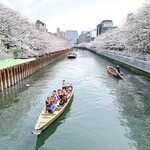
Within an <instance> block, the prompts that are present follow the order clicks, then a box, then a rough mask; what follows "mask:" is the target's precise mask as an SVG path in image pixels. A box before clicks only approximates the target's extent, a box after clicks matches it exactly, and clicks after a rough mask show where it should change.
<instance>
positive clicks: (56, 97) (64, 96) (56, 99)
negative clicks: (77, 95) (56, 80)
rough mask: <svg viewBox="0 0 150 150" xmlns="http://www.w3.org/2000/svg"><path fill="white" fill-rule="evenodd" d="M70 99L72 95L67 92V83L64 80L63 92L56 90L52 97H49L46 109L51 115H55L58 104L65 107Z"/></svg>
mask: <svg viewBox="0 0 150 150" xmlns="http://www.w3.org/2000/svg"><path fill="white" fill-rule="evenodd" d="M69 98H70V93H69V92H68V90H67V83H66V81H65V80H63V84H62V90H61V89H58V90H57V91H56V90H54V91H53V93H52V96H51V97H47V100H46V109H47V111H48V112H49V113H53V112H54V111H55V109H56V107H57V104H58V103H59V105H61V106H63V105H64V104H65V103H66V102H67V100H68V99H69Z"/></svg>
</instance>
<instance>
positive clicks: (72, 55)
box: [68, 53, 77, 58]
mask: <svg viewBox="0 0 150 150" xmlns="http://www.w3.org/2000/svg"><path fill="white" fill-rule="evenodd" d="M76 57H77V54H75V53H70V54H68V58H76Z"/></svg>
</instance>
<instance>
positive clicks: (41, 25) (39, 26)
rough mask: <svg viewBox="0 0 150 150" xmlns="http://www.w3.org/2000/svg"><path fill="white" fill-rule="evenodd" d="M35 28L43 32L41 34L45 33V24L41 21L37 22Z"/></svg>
mask: <svg viewBox="0 0 150 150" xmlns="http://www.w3.org/2000/svg"><path fill="white" fill-rule="evenodd" d="M35 26H36V28H37V29H38V30H40V31H43V32H47V29H46V24H45V23H43V22H42V21H40V20H37V21H36V23H35Z"/></svg>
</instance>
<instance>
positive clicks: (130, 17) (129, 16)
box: [127, 13, 134, 22]
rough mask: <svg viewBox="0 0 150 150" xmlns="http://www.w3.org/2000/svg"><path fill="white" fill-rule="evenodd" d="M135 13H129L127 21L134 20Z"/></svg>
mask: <svg viewBox="0 0 150 150" xmlns="http://www.w3.org/2000/svg"><path fill="white" fill-rule="evenodd" d="M133 17H134V14H133V13H129V14H127V22H129V21H131V20H133Z"/></svg>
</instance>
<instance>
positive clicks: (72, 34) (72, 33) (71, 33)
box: [65, 30, 78, 43]
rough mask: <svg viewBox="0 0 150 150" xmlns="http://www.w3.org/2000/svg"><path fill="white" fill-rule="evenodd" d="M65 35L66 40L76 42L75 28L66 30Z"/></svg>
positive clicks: (76, 33)
mask: <svg viewBox="0 0 150 150" xmlns="http://www.w3.org/2000/svg"><path fill="white" fill-rule="evenodd" d="M65 36H66V39H67V40H68V41H70V42H72V43H77V40H78V32H77V31H76V30H67V31H66V35H65Z"/></svg>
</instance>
